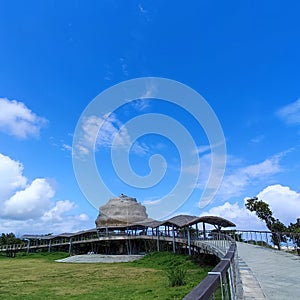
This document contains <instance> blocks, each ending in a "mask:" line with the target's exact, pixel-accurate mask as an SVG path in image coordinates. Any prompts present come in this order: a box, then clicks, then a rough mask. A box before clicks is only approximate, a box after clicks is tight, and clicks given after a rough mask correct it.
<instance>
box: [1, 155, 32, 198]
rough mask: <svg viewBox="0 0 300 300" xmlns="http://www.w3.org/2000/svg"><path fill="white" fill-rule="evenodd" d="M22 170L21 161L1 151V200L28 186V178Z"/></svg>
mask: <svg viewBox="0 0 300 300" xmlns="http://www.w3.org/2000/svg"><path fill="white" fill-rule="evenodd" d="M22 172H23V165H22V164H21V163H20V162H18V161H15V160H12V159H11V158H10V157H8V156H5V155H3V154H1V153H0V201H1V199H7V198H9V197H11V196H12V195H13V194H14V193H15V191H16V190H18V189H20V188H24V187H25V186H26V183H27V179H26V178H25V177H24V176H23V174H22Z"/></svg>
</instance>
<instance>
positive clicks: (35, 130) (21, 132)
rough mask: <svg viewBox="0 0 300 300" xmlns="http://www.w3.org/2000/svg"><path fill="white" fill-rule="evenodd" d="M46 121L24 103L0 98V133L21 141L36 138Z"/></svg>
mask: <svg viewBox="0 0 300 300" xmlns="http://www.w3.org/2000/svg"><path fill="white" fill-rule="evenodd" d="M46 123H47V120H46V119H44V118H41V117H39V116H37V115H36V114H35V113H34V112H32V111H31V110H30V109H29V108H28V107H27V106H26V105H25V104H24V103H22V102H18V101H16V100H8V99H6V98H0V131H2V132H4V133H8V134H9V135H12V136H15V137H17V138H21V139H27V138H29V137H30V136H33V137H38V136H39V134H40V129H41V128H42V127H43V126H44V125H45V124H46Z"/></svg>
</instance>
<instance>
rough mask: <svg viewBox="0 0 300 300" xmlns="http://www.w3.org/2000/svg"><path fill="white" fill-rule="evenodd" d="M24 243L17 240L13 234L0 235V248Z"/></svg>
mask: <svg viewBox="0 0 300 300" xmlns="http://www.w3.org/2000/svg"><path fill="white" fill-rule="evenodd" d="M22 243H24V241H22V240H21V239H19V238H17V237H16V236H15V234H14V233H12V232H11V233H2V234H1V237H0V246H1V245H13V244H22Z"/></svg>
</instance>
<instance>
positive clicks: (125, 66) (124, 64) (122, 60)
mask: <svg viewBox="0 0 300 300" xmlns="http://www.w3.org/2000/svg"><path fill="white" fill-rule="evenodd" d="M120 63H121V68H122V72H123V74H124V75H125V76H128V75H129V71H128V64H127V61H126V59H125V58H124V57H121V58H120Z"/></svg>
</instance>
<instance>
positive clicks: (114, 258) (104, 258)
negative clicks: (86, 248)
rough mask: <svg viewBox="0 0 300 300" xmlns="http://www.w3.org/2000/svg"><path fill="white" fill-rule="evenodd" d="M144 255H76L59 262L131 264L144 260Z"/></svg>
mask: <svg viewBox="0 0 300 300" xmlns="http://www.w3.org/2000/svg"><path fill="white" fill-rule="evenodd" d="M142 257H143V255H105V254H90V255H89V254H87V255H75V256H70V257H67V258H64V259H58V260H56V261H57V262H64V263H114V262H129V261H133V260H137V259H140V258H142Z"/></svg>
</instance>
